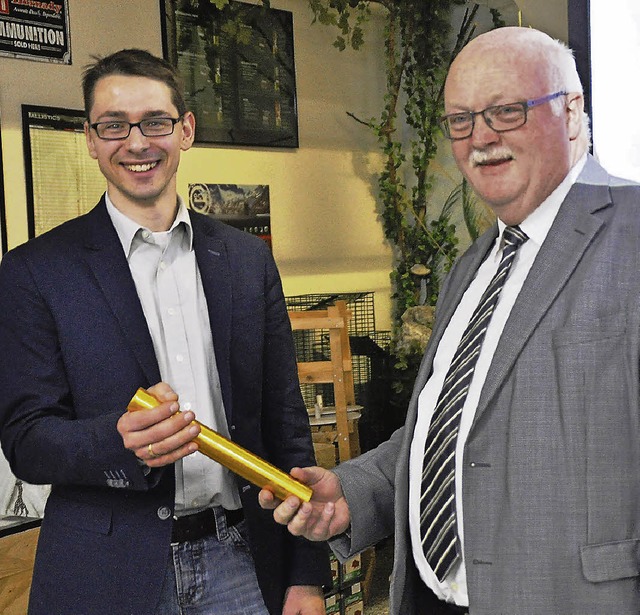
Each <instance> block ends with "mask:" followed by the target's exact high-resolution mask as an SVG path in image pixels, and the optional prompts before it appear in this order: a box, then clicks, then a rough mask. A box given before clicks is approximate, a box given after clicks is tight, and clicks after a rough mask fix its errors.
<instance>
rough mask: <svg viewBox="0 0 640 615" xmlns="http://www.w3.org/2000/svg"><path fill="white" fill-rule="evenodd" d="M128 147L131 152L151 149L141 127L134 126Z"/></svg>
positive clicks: (128, 138)
mask: <svg viewBox="0 0 640 615" xmlns="http://www.w3.org/2000/svg"><path fill="white" fill-rule="evenodd" d="M127 147H128V148H129V149H130V150H137V151H139V150H144V149H147V148H148V147H149V140H148V139H147V137H145V136H144V135H143V134H142V131H141V130H140V126H132V127H131V131H130V132H129V136H128V137H127Z"/></svg>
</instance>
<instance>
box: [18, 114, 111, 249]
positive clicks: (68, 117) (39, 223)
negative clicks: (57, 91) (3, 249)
mask: <svg viewBox="0 0 640 615" xmlns="http://www.w3.org/2000/svg"><path fill="white" fill-rule="evenodd" d="M84 121H85V115H84V111H80V110H75V109H61V108H58V107H38V106H33V105H22V138H23V149H24V165H25V177H26V183H27V220H28V231H29V237H30V238H31V237H36V236H38V235H41V234H42V233H44V232H46V231H48V230H50V229H52V228H53V227H55V226H58V225H59V224H62V223H63V222H66V221H67V220H70V219H71V218H75V217H76V216H79V215H80V214H83V213H86V212H87V211H89V210H90V209H91V208H92V207H93V206H94V205H95V204H96V203H97V202H98V201H99V199H100V197H101V196H102V193H103V192H104V191H105V189H106V180H105V178H104V176H103V175H102V173H101V172H100V169H99V168H98V163H97V162H96V161H95V160H94V159H93V158H91V157H90V156H89V153H88V151H87V144H86V140H85V136H84Z"/></svg>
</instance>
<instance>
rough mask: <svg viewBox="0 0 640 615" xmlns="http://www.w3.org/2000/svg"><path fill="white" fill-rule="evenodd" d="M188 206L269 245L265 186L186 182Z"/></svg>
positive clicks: (268, 204) (268, 215) (269, 208)
mask: <svg viewBox="0 0 640 615" xmlns="http://www.w3.org/2000/svg"><path fill="white" fill-rule="evenodd" d="M189 207H190V208H191V209H193V210H194V211H197V212H198V213H201V214H205V215H206V216H210V217H212V218H217V219H219V220H222V221H223V222H226V223H227V224H229V225H231V226H234V227H235V228H238V229H240V230H242V231H245V232H246V233H250V234H251V235H256V236H257V237H260V239H262V240H264V241H265V242H266V243H267V245H268V246H269V247H270V248H273V244H272V237H271V205H270V201H269V186H267V185H265V184H260V185H244V184H204V183H202V184H189Z"/></svg>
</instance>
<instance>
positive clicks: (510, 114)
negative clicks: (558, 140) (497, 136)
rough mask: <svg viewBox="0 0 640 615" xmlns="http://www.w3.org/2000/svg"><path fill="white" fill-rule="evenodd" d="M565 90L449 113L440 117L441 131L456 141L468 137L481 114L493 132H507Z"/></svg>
mask: <svg viewBox="0 0 640 615" xmlns="http://www.w3.org/2000/svg"><path fill="white" fill-rule="evenodd" d="M566 94H567V92H564V91H562V92H554V93H553V94H547V95H546V96H542V97H541V98H533V99H532V100H524V101H520V102H513V103H507V104H506V105H493V106H491V107H487V108H486V109H483V110H482V111H464V112H462V113H451V114H449V115H445V116H444V117H441V118H440V126H441V128H442V132H443V133H444V136H445V137H447V139H451V141H458V140H459V139H468V138H469V137H470V136H471V134H472V133H473V127H474V126H475V123H476V116H478V115H481V116H482V117H483V118H484V121H485V122H486V123H487V126H489V128H491V129H492V130H494V131H495V132H508V131H510V130H515V129H516V128H520V126H524V125H525V124H526V123H527V111H528V110H529V109H531V108H532V107H537V106H538V105H542V104H544V103H547V102H550V101H552V100H555V99H556V98H558V97H560V96H566Z"/></svg>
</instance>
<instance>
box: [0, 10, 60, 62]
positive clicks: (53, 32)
mask: <svg viewBox="0 0 640 615" xmlns="http://www.w3.org/2000/svg"><path fill="white" fill-rule="evenodd" d="M0 55H2V56H9V57H10V58H24V59H26V60H38V61H41V62H56V63H58V64H71V43H70V39H69V7H68V5H67V0H46V2H45V1H42V2H39V1H35V0H0Z"/></svg>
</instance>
